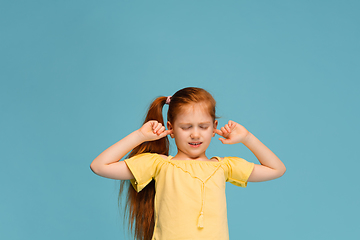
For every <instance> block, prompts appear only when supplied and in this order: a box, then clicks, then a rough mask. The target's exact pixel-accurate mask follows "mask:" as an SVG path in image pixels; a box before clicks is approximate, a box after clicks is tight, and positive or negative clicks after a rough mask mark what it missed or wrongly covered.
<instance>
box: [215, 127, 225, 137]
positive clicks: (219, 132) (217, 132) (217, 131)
mask: <svg viewBox="0 0 360 240" xmlns="http://www.w3.org/2000/svg"><path fill="white" fill-rule="evenodd" d="M214 131H215V133H216V134H218V135H220V136H222V137H223V136H224V134H223V132H222V131H220V130H219V129H215V130H214Z"/></svg>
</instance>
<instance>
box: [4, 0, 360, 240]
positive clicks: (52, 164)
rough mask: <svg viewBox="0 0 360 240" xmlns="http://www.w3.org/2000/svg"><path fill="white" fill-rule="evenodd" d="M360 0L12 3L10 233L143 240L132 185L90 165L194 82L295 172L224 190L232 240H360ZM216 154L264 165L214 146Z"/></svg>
mask: <svg viewBox="0 0 360 240" xmlns="http://www.w3.org/2000/svg"><path fill="white" fill-rule="evenodd" d="M359 7H360V2H359V1H350V0H349V1H336V0H332V1H321V0H315V1H308V0H306V1H285V0H278V1H263V0H261V1H260V0H259V1H246V0H241V1H235V0H229V1H213V0H210V1H209V0H207V1H204V0H199V1H188V0H185V1H158V0H155V1H144V0H140V1H128V0H127V1H125V0H117V1H113V0H105V1H92V0H91V1H85V0H74V1H22V0H20V1H1V3H0V28H1V34H0V43H1V44H0V66H1V67H0V68H1V70H0V80H1V88H0V100H1V101H0V107H1V118H0V124H1V134H0V149H1V167H0V182H1V185H0V186H1V197H0V239H6V240H7V239H9V240H23V239H34V240H48V239H53V240H58V239H87V240H97V239H124V240H128V239H131V234H130V233H129V232H128V231H127V230H126V229H127V226H126V225H125V223H124V220H123V217H122V215H121V213H120V210H121V208H119V207H118V202H117V197H118V190H119V181H115V180H110V179H105V178H102V177H99V176H97V175H95V174H94V173H92V172H91V170H90V167H89V166H90V163H91V162H92V160H93V159H94V158H95V157H96V156H97V155H98V154H100V153H101V152H102V151H103V150H105V149H106V148H107V147H109V146H110V145H112V144H114V143H115V142H117V141H118V140H120V139H121V138H123V137H125V136H126V135H127V134H129V133H131V132H132V131H134V130H136V129H137V128H139V127H140V126H141V123H142V121H143V118H144V114H145V111H146V109H147V107H148V106H149V104H150V102H151V101H152V100H153V99H154V98H155V97H158V96H168V95H172V94H173V93H174V92H176V91H177V90H179V89H181V88H183V87H188V86H196V87H202V88H205V89H206V90H208V91H209V92H210V93H212V94H213V96H214V97H215V99H216V100H217V115H219V116H220V117H221V118H220V119H219V124H220V125H221V126H223V125H224V124H226V123H227V121H228V120H234V121H237V122H239V123H240V124H242V125H244V126H245V127H246V128H247V129H248V130H249V131H251V132H252V133H253V134H254V135H255V136H257V137H258V138H259V139H260V140H261V141H262V142H263V143H265V144H266V145H267V146H268V147H269V148H270V149H271V150H273V151H274V152H275V153H276V154H277V155H278V156H279V157H280V159H281V160H283V162H284V163H285V165H286V167H287V172H286V174H285V175H284V176H283V177H282V178H279V179H276V180H273V181H269V182H263V183H249V184H248V187H247V188H239V187H235V186H233V185H231V184H227V207H228V220H229V231H230V239H232V240H237V239H277V240H282V239H284V240H285V239H286V240H288V239H292V240H297V239H299V240H300V239H327V240H329V239H359V238H360V232H359V228H358V226H357V225H358V219H359V213H360V212H359V197H360V194H359V192H360V191H359V187H358V184H357V176H358V169H359V167H360V164H359V160H358V159H359V157H358V153H357V152H358V151H357V149H358V145H359V143H360V142H359V137H358V136H359V134H360V128H359V122H360V117H359V103H360V101H359V100H360V99H359V87H360V84H359V77H360V73H359V69H360V68H359V62H360V59H359V56H360V51H359V42H360V32H359V27H358V26H359V23H360V16H359V14H358V9H359ZM165 110H166V109H165ZM171 143H172V150H171V154H172V155H174V154H175V153H176V148H175V146H174V143H173V142H171ZM207 154H208V157H211V156H214V155H217V156H239V157H243V158H245V159H246V160H248V161H251V162H255V163H258V162H257V160H256V158H255V156H254V155H253V154H252V153H251V152H250V151H249V150H248V149H247V148H246V147H244V146H243V145H242V144H238V145H231V146H228V145H222V144H221V142H220V141H218V140H217V138H214V140H213V142H212V143H211V145H210V148H209V150H208V152H207Z"/></svg>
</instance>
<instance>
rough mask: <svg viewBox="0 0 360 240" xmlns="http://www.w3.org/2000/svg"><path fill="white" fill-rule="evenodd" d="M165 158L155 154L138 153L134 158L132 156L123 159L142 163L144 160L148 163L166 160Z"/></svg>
mask: <svg viewBox="0 0 360 240" xmlns="http://www.w3.org/2000/svg"><path fill="white" fill-rule="evenodd" d="M166 158H167V156H166V155H162V154H157V153H140V154H137V155H135V156H132V157H130V158H128V159H125V161H127V162H128V161H144V160H150V161H164V160H166Z"/></svg>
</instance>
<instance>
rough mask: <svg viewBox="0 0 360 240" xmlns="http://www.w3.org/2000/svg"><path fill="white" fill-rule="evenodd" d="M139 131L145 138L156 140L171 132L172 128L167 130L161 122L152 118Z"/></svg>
mask: <svg viewBox="0 0 360 240" xmlns="http://www.w3.org/2000/svg"><path fill="white" fill-rule="evenodd" d="M139 132H140V133H141V134H142V136H143V137H144V138H145V141H154V140H158V139H160V138H163V137H165V136H167V135H169V134H171V133H172V130H165V127H164V126H163V125H162V124H161V123H159V122H158V121H156V120H150V121H148V122H146V123H145V124H144V125H143V126H142V127H141V128H140V129H139Z"/></svg>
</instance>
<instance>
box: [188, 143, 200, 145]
mask: <svg viewBox="0 0 360 240" xmlns="http://www.w3.org/2000/svg"><path fill="white" fill-rule="evenodd" d="M199 144H200V143H190V145H199Z"/></svg>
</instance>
